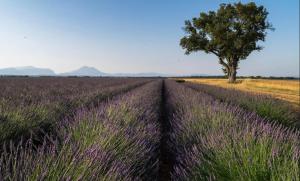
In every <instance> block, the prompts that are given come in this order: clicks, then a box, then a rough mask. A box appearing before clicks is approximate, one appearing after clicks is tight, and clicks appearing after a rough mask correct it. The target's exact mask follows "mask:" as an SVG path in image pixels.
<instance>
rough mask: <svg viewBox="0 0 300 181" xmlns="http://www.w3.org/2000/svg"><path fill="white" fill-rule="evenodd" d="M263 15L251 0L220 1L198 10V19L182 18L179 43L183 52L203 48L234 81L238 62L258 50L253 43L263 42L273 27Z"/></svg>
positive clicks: (264, 13) (261, 7) (260, 8)
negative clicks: (182, 34)
mask: <svg viewBox="0 0 300 181" xmlns="http://www.w3.org/2000/svg"><path fill="white" fill-rule="evenodd" d="M267 16H268V12H267V10H266V8H264V7H263V6H257V5H256V4H255V3H254V2H251V3H248V4H242V3H240V2H239V3H235V4H221V5H220V8H219V9H218V10H217V11H216V12H215V11H209V12H208V13H204V12H202V13H200V16H199V17H198V18H193V19H192V20H191V21H190V20H187V21H185V27H184V30H185V32H186V33H187V36H185V37H183V38H182V39H181V41H180V45H181V46H182V47H183V49H185V50H186V54H190V53H192V52H197V51H204V52H206V53H212V54H214V55H216V56H218V58H219V63H220V64H221V65H222V66H223V71H224V72H225V74H226V75H227V76H228V77H229V82H234V81H235V79H236V69H237V68H238V62H239V61H240V60H243V59H246V58H247V57H248V56H249V55H250V54H251V52H253V51H255V50H258V51H259V50H261V49H262V48H263V47H262V46H260V45H258V43H257V42H258V41H265V37H266V35H267V30H268V29H270V30H273V27H272V25H271V24H270V23H269V22H268V21H267Z"/></svg>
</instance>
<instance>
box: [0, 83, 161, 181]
mask: <svg viewBox="0 0 300 181" xmlns="http://www.w3.org/2000/svg"><path fill="white" fill-rule="evenodd" d="M161 86H162V82H161V81H154V82H151V83H148V84H146V85H144V86H142V87H140V88H137V89H134V90H132V91H130V92H128V93H125V94H124V95H119V96H117V97H115V98H114V99H113V100H111V101H109V102H106V103H101V104H99V105H98V106H96V107H94V108H91V109H85V108H83V109H80V110H78V111H77V112H76V114H75V116H74V117H73V118H72V119H66V120H64V121H62V122H61V123H60V125H59V126H58V128H57V129H58V133H59V134H58V135H56V136H55V137H53V136H50V135H49V136H48V137H47V138H45V140H44V144H43V145H42V146H40V147H38V148H36V147H34V145H33V144H32V143H31V142H30V140H29V141H27V143H26V144H20V145H19V146H18V147H13V146H11V148H10V149H8V150H9V151H5V150H4V152H3V153H2V154H1V157H0V180H146V179H149V180H151V179H152V180H153V179H156V178H157V173H158V167H159V165H158V157H159V155H158V154H159V152H158V146H159V141H160V132H159V123H158V119H159V112H160V110H159V106H157V105H159V104H160V101H161V96H160V94H161Z"/></svg>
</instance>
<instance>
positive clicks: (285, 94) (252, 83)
mask: <svg viewBox="0 0 300 181" xmlns="http://www.w3.org/2000/svg"><path fill="white" fill-rule="evenodd" d="M185 81H190V82H194V83H203V84H209V85H216V86H221V87H224V88H231V89H239V90H242V91H250V92H254V93H260V94H268V95H271V96H273V97H275V98H278V99H282V100H285V101H288V102H291V103H293V104H294V105H296V106H300V96H299V92H300V89H299V88H300V83H299V80H269V79H238V81H237V83H235V84H229V83H227V79H211V78H196V79H195V78H188V79H185Z"/></svg>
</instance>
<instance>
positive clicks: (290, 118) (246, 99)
mask: <svg viewBox="0 0 300 181" xmlns="http://www.w3.org/2000/svg"><path fill="white" fill-rule="evenodd" d="M185 85H186V86H188V87H190V88H192V89H195V90H197V91H201V92H204V93H206V94H209V95H211V96H213V97H215V98H217V99H219V100H220V101H223V102H228V103H231V104H235V105H237V106H240V107H241V108H243V109H245V110H248V111H251V112H256V113H257V114H258V115H259V116H261V117H263V118H267V119H268V120H269V121H272V122H274V123H279V124H282V125H284V126H287V127H290V128H295V127H296V128H300V121H299V120H300V111H299V110H297V109H296V108H295V107H293V106H292V105H290V104H289V103H287V102H284V101H282V100H279V99H275V98H272V97H271V96H267V95H261V94H254V93H250V92H245V91H240V90H235V89H226V88H222V87H218V86H213V85H206V84H194V83H185Z"/></svg>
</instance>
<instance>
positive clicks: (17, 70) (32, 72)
mask: <svg viewBox="0 0 300 181" xmlns="http://www.w3.org/2000/svg"><path fill="white" fill-rule="evenodd" d="M0 75H29V76H40V75H45V76H55V75H56V74H55V73H54V71H52V70H51V69H47V68H37V67H32V66H27V67H10V68H3V69H0Z"/></svg>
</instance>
